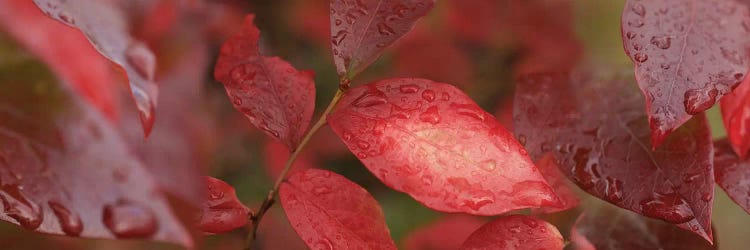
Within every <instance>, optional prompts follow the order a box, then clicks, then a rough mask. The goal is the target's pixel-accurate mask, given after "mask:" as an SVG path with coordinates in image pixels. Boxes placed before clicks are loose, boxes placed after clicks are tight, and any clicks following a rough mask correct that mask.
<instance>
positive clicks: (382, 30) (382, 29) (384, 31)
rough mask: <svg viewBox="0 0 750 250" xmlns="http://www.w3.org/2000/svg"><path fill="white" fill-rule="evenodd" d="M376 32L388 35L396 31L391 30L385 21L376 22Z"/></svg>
mask: <svg viewBox="0 0 750 250" xmlns="http://www.w3.org/2000/svg"><path fill="white" fill-rule="evenodd" d="M378 32H379V33H380V34H381V35H384V36H390V35H393V34H395V33H396V32H395V31H393V28H391V27H390V26H388V25H387V24H385V23H379V24H378Z"/></svg>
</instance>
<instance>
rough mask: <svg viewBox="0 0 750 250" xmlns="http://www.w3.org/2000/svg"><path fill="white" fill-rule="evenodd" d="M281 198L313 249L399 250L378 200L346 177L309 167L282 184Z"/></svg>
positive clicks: (306, 241) (293, 225) (296, 225)
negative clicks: (390, 233)
mask: <svg viewBox="0 0 750 250" xmlns="http://www.w3.org/2000/svg"><path fill="white" fill-rule="evenodd" d="M279 197H281V205H282V206H283V207H284V211H285V212H286V215H287V217H288V218H289V222H290V223H291V224H292V227H294V230H295V231H297V234H298V235H299V236H300V237H301V238H302V240H304V241H305V243H306V244H307V246H308V247H310V248H311V249H396V246H395V244H394V243H393V240H392V239H391V237H390V235H389V232H388V227H387V226H386V224H385V218H384V215H383V211H381V210H380V205H378V202H377V201H375V199H374V198H372V196H371V195H370V194H369V193H367V190H365V189H364V188H362V187H360V186H358V185H357V184H356V183H353V182H351V181H349V180H347V179H346V178H345V177H343V176H340V175H338V174H335V173H332V172H330V171H327V170H318V169H308V170H306V171H304V172H300V173H297V174H294V175H292V176H291V177H289V180H288V181H286V182H284V183H283V184H281V188H280V190H279Z"/></svg>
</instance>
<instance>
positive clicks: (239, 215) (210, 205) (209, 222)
mask: <svg viewBox="0 0 750 250" xmlns="http://www.w3.org/2000/svg"><path fill="white" fill-rule="evenodd" d="M205 183H206V187H207V188H208V192H207V197H206V200H205V201H204V202H203V204H201V214H200V219H199V222H198V228H200V230H201V231H203V232H206V233H224V232H229V231H231V230H234V229H236V228H239V227H242V226H244V225H245V224H247V219H248V217H249V215H248V213H249V212H250V209H249V208H247V207H246V206H245V205H243V204H242V202H240V201H239V200H238V199H237V194H236V193H235V191H234V188H233V187H232V186H230V185H229V184H227V183H226V182H224V181H222V180H219V179H216V178H213V177H210V176H206V177H205Z"/></svg>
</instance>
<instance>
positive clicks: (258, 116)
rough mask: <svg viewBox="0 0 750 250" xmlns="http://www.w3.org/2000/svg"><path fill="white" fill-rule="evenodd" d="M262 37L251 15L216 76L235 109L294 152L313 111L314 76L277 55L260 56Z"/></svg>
mask: <svg viewBox="0 0 750 250" xmlns="http://www.w3.org/2000/svg"><path fill="white" fill-rule="evenodd" d="M259 35H260V33H259V31H258V29H257V28H256V27H255V26H254V25H253V16H252V15H249V16H247V17H246V18H245V23H244V24H243V27H242V30H240V31H239V32H238V33H237V34H235V35H234V36H232V37H231V38H230V39H229V40H228V41H227V42H226V43H224V45H223V46H222V47H221V54H220V55H219V59H218V62H217V63H216V69H215V71H214V76H215V77H216V79H217V80H219V81H221V82H222V83H224V88H225V89H226V91H227V95H228V96H229V99H230V101H231V102H232V104H233V105H234V107H235V108H236V109H237V110H239V111H240V112H242V113H243V114H245V116H246V117H247V118H248V120H250V122H251V123H252V124H253V125H255V126H256V127H258V128H259V129H261V130H263V132H265V133H266V134H268V135H269V136H272V137H274V138H277V139H279V140H281V141H282V142H284V144H286V146H287V147H288V148H289V150H290V151H291V150H292V149H294V148H295V147H296V146H297V144H298V143H299V140H300V139H301V138H302V136H303V135H304V134H305V132H306V131H307V127H308V126H309V125H310V119H311V118H312V114H313V111H314V110H315V82H314V80H313V76H314V73H313V72H311V71H298V70H296V69H295V68H294V67H293V66H292V65H291V64H289V63H288V62H285V61H284V60H282V59H281V58H278V57H263V56H260V55H259V52H258V37H259Z"/></svg>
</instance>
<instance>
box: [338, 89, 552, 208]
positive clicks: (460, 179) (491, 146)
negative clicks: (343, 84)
mask: <svg viewBox="0 0 750 250" xmlns="http://www.w3.org/2000/svg"><path fill="white" fill-rule="evenodd" d="M328 123H329V125H330V126H331V128H332V129H333V130H334V132H336V134H337V135H338V136H339V137H340V138H341V139H342V140H343V141H344V143H345V144H346V145H347V147H349V150H351V151H352V152H353V153H354V154H355V155H356V156H357V158H359V159H360V160H361V161H362V163H364V165H365V166H366V167H367V168H368V169H369V170H370V172H372V173H373V174H374V175H375V176H377V177H378V178H379V179H380V180H381V181H382V182H383V183H385V184H386V185H388V186H389V187H391V188H393V189H395V190H397V191H401V192H405V193H407V194H409V195H411V196H412V197H413V198H414V199H416V200H417V201H419V202H421V203H423V204H424V205H426V206H427V207H429V208H432V209H435V210H438V211H444V212H464V213H470V214H477V215H496V214H501V213H505V212H507V211H511V210H516V209H522V208H529V207H541V206H559V205H560V203H559V200H558V198H557V196H556V195H555V194H554V192H553V190H552V189H551V188H550V186H549V185H548V184H547V182H546V181H545V180H544V179H543V177H542V175H541V174H540V172H539V170H538V169H537V168H536V167H535V166H534V164H533V163H532V162H531V160H530V159H529V157H528V155H527V153H526V150H524V149H523V147H522V146H521V145H520V144H519V143H518V142H517V141H516V140H515V138H514V137H513V135H512V134H511V133H510V132H508V131H507V130H505V128H503V127H502V126H501V125H500V124H499V123H498V122H497V120H495V118H494V117H493V116H492V115H491V114H488V113H487V112H485V111H484V110H482V109H481V108H480V107H479V106H477V105H476V104H475V103H474V101H473V100H471V98H469V97H468V96H466V94H464V93H463V92H461V91H460V90H458V89H457V88H455V87H453V86H451V85H448V84H445V83H437V82H433V81H430V80H425V79H416V78H398V79H387V80H382V81H378V82H373V83H369V84H366V85H362V86H359V87H356V88H353V89H351V90H349V91H348V92H347V93H346V94H345V95H344V97H343V98H342V100H341V102H340V103H339V105H338V106H337V108H336V109H335V110H334V112H333V113H332V114H330V115H329V116H328Z"/></svg>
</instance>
